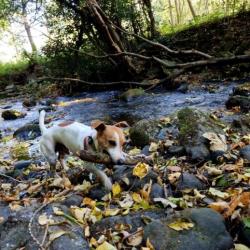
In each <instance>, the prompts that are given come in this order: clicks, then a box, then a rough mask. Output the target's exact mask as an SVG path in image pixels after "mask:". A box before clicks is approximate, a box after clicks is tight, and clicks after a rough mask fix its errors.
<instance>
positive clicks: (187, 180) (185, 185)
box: [176, 173, 205, 190]
mask: <svg viewBox="0 0 250 250" xmlns="http://www.w3.org/2000/svg"><path fill="white" fill-rule="evenodd" d="M176 187H177V189H178V190H184V189H198V190H200V189H204V188H205V185H204V184H203V183H202V182H201V181H200V180H199V179H198V178H197V177H196V176H195V175H193V174H189V173H183V174H182V175H181V176H180V178H179V180H178V182H177V186H176Z"/></svg>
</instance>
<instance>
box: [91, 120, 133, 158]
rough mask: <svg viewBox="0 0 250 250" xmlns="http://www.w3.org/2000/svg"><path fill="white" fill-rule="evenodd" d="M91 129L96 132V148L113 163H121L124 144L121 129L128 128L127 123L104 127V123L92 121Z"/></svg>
mask: <svg viewBox="0 0 250 250" xmlns="http://www.w3.org/2000/svg"><path fill="white" fill-rule="evenodd" d="M91 127H92V128H94V129H95V130H96V131H97V135H96V140H97V143H98V148H99V149H100V150H102V151H106V152H107V153H108V154H109V155H110V157H111V159H112V160H113V162H114V163H122V162H123V161H124V159H125V156H124V152H123V150H122V149H123V146H124V144H125V142H126V139H125V136H124V133H123V130H122V128H126V127H129V125H128V124H127V122H119V123H116V124H114V125H106V124H104V122H102V121H99V120H95V121H92V123H91Z"/></svg>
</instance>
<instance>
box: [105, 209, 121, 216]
mask: <svg viewBox="0 0 250 250" xmlns="http://www.w3.org/2000/svg"><path fill="white" fill-rule="evenodd" d="M119 212H120V209H119V208H114V209H111V208H108V209H106V210H105V211H104V212H103V215H104V216H106V217H107V216H115V215H117V214H119Z"/></svg>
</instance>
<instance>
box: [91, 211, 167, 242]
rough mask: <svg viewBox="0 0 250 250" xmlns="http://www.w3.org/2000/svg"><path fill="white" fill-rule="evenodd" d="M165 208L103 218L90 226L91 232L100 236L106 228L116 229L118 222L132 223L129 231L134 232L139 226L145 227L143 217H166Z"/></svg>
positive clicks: (95, 235)
mask: <svg viewBox="0 0 250 250" xmlns="http://www.w3.org/2000/svg"><path fill="white" fill-rule="evenodd" d="M166 216H167V214H166V210H165V209H150V210H144V211H138V212H130V213H129V214H128V215H126V216H122V215H118V216H112V217H107V218H104V219H102V220H101V221H98V222H96V223H95V224H93V225H92V226H91V227H90V232H91V235H92V236H93V237H97V238H98V236H100V235H101V234H102V233H103V232H104V231H105V230H107V229H109V228H111V229H114V228H115V226H116V225H117V224H123V225H130V226H131V228H130V229H129V230H128V231H129V232H134V231H136V230H137V228H138V227H145V222H144V219H143V218H147V219H148V220H156V219H160V218H164V217H166Z"/></svg>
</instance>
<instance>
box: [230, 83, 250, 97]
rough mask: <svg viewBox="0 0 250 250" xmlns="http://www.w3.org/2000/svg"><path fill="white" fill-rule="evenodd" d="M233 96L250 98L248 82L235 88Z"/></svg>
mask: <svg viewBox="0 0 250 250" xmlns="http://www.w3.org/2000/svg"><path fill="white" fill-rule="evenodd" d="M233 95H241V96H250V82H247V83H244V84H240V85H239V86H237V87H235V88H234V90H233Z"/></svg>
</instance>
